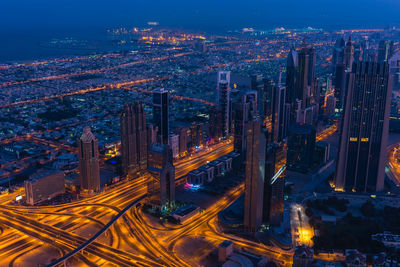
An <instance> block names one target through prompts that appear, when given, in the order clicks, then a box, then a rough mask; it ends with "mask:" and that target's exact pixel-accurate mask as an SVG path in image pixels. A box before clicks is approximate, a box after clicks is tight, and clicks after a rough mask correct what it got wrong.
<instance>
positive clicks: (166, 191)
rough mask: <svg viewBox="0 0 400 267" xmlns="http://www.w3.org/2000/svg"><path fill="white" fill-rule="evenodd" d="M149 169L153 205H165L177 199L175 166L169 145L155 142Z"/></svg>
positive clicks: (151, 150) (148, 188) (149, 188)
mask: <svg viewBox="0 0 400 267" xmlns="http://www.w3.org/2000/svg"><path fill="white" fill-rule="evenodd" d="M147 169H148V170H149V173H150V174H151V177H150V179H149V182H148V184H147V191H148V194H149V195H150V197H149V202H150V204H151V205H154V206H159V207H164V206H165V205H168V204H171V203H172V202H174V201H175V168H174V165H173V161H172V150H171V148H170V147H169V145H161V144H157V143H154V144H153V145H152V146H151V147H150V149H149V160H148V166H147Z"/></svg>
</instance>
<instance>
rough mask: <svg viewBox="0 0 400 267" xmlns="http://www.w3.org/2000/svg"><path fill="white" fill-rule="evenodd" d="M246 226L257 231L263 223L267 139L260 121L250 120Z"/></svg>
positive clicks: (248, 128) (245, 205) (248, 130)
mask: <svg viewBox="0 0 400 267" xmlns="http://www.w3.org/2000/svg"><path fill="white" fill-rule="evenodd" d="M246 142H247V147H246V181H245V199H244V227H245V228H246V229H247V230H248V231H250V232H256V231H257V230H258V229H259V228H260V226H261V223H262V217H263V192H264V179H265V146H266V139H265V135H264V133H263V132H262V129H261V123H260V122H259V121H249V122H248V126H247V137H246Z"/></svg>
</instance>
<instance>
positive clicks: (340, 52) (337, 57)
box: [332, 37, 346, 74]
mask: <svg viewBox="0 0 400 267" xmlns="http://www.w3.org/2000/svg"><path fill="white" fill-rule="evenodd" d="M345 45H346V42H345V41H344V39H343V37H340V38H338V39H337V40H336V43H335V46H334V47H333V53H332V71H333V73H334V74H335V71H336V70H335V68H336V64H340V63H343V62H344V47H345Z"/></svg>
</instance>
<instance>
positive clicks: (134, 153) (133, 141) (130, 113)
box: [120, 102, 147, 176]
mask: <svg viewBox="0 0 400 267" xmlns="http://www.w3.org/2000/svg"><path fill="white" fill-rule="evenodd" d="M120 126H121V157H122V172H123V174H124V175H132V176H135V175H136V174H137V173H138V172H142V171H145V170H146V169H147V129H146V114H145V113H144V109H143V105H142V103H140V102H135V103H134V104H133V105H127V104H125V105H124V109H123V111H122V113H121V116H120Z"/></svg>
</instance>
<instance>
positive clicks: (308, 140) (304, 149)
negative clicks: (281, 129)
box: [286, 123, 316, 173]
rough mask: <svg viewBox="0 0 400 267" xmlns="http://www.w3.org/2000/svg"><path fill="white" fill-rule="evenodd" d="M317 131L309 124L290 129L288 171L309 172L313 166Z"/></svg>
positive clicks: (294, 126)
mask: <svg viewBox="0 0 400 267" xmlns="http://www.w3.org/2000/svg"><path fill="white" fill-rule="evenodd" d="M315 139H316V130H315V127H314V126H312V125H308V124H301V123H297V124H293V125H291V126H290V127H289V136H288V144H287V157H286V162H287V169H288V170H290V171H296V172H302V173H306V172H308V171H309V170H310V169H311V168H312V166H313V156H314V150H315Z"/></svg>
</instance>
